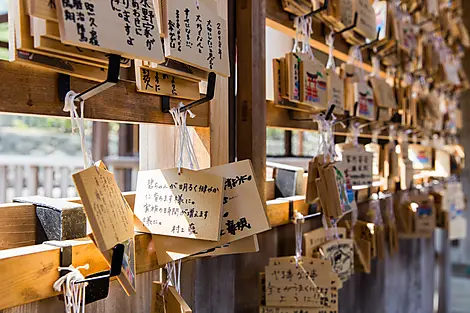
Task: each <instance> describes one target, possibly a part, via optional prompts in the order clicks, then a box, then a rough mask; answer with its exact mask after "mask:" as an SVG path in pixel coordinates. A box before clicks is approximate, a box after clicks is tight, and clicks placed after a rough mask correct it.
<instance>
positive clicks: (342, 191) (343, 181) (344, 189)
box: [334, 162, 357, 215]
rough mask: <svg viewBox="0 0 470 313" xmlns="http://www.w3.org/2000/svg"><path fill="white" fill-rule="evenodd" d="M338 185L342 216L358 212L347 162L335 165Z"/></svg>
mask: <svg viewBox="0 0 470 313" xmlns="http://www.w3.org/2000/svg"><path fill="white" fill-rule="evenodd" d="M334 169H335V176H336V185H337V188H338V193H339V201H340V207H341V215H344V214H347V213H349V212H351V211H355V210H357V204H356V200H355V197H354V191H353V189H352V186H353V185H352V180H351V176H350V172H349V170H348V165H347V164H346V162H336V163H335V164H334Z"/></svg>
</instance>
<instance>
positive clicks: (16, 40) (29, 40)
mask: <svg viewBox="0 0 470 313" xmlns="http://www.w3.org/2000/svg"><path fill="white" fill-rule="evenodd" d="M25 2H27V1H26V0H12V1H9V12H10V18H9V25H10V26H9V27H10V29H12V30H14V31H12V32H10V38H9V41H10V43H9V46H10V47H11V49H9V51H10V54H11V55H10V59H15V50H13V47H16V49H18V50H21V51H22V52H29V53H33V54H34V55H35V57H36V59H39V55H41V56H42V57H43V59H46V58H44V57H49V58H54V61H52V60H50V59H49V60H47V61H44V63H56V61H57V60H58V59H62V60H66V61H72V62H74V63H80V64H85V65H91V66H96V67H100V68H106V63H107V62H108V59H107V58H106V56H105V55H104V54H103V53H102V54H96V53H94V54H93V56H94V57H95V58H94V59H93V60H90V59H89V58H88V59H87V58H86V57H85V56H82V55H80V54H79V55H77V52H78V50H76V49H74V50H73V52H75V55H72V54H70V53H64V52H63V51H62V50H60V51H59V52H60V53H58V52H57V50H56V51H45V50H40V49H37V48H35V45H34V39H33V37H32V36H31V21H30V18H29V17H28V16H27V15H26V11H25ZM62 46H63V47H64V49H65V50H67V48H72V47H67V46H65V45H62ZM85 55H86V52H85ZM62 63H64V64H65V63H69V62H62ZM36 64H39V62H36ZM64 64H60V63H59V64H55V65H49V68H50V69H51V68H54V67H57V68H63V69H64V70H68V71H69V72H73V68H66V66H65V65H64ZM80 68H84V67H80ZM90 71H91V72H92V74H91V75H90V77H91V78H94V77H96V76H95V75H96V74H94V73H96V70H95V69H91V70H90ZM101 81H102V79H101Z"/></svg>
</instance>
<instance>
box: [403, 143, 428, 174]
mask: <svg viewBox="0 0 470 313" xmlns="http://www.w3.org/2000/svg"><path fill="white" fill-rule="evenodd" d="M408 147H409V148H408V157H409V159H410V160H411V162H413V169H415V170H432V169H433V168H434V162H433V149H432V148H431V147H428V146H422V145H417V144H411V145H409V146H408Z"/></svg>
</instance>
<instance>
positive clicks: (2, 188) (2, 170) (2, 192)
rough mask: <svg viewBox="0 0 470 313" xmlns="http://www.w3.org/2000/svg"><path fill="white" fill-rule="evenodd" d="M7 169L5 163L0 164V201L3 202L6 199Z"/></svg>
mask: <svg viewBox="0 0 470 313" xmlns="http://www.w3.org/2000/svg"><path fill="white" fill-rule="evenodd" d="M7 170H8V168H7V167H6V166H5V165H2V166H0V203H4V202H5V201H6V200H7V186H8V180H7Z"/></svg>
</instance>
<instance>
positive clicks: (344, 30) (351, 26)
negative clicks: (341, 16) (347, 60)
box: [335, 12, 358, 35]
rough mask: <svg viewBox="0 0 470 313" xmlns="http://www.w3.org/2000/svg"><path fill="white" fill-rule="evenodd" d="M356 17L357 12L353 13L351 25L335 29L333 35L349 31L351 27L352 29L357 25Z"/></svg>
mask: <svg viewBox="0 0 470 313" xmlns="http://www.w3.org/2000/svg"><path fill="white" fill-rule="evenodd" d="M357 18H358V14H357V12H356V13H354V22H353V23H352V25H350V26H348V27H346V28H344V29H342V30H339V31H335V35H339V34H342V33H344V32H347V31H349V30H351V29H354V28H355V27H356V26H357Z"/></svg>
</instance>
